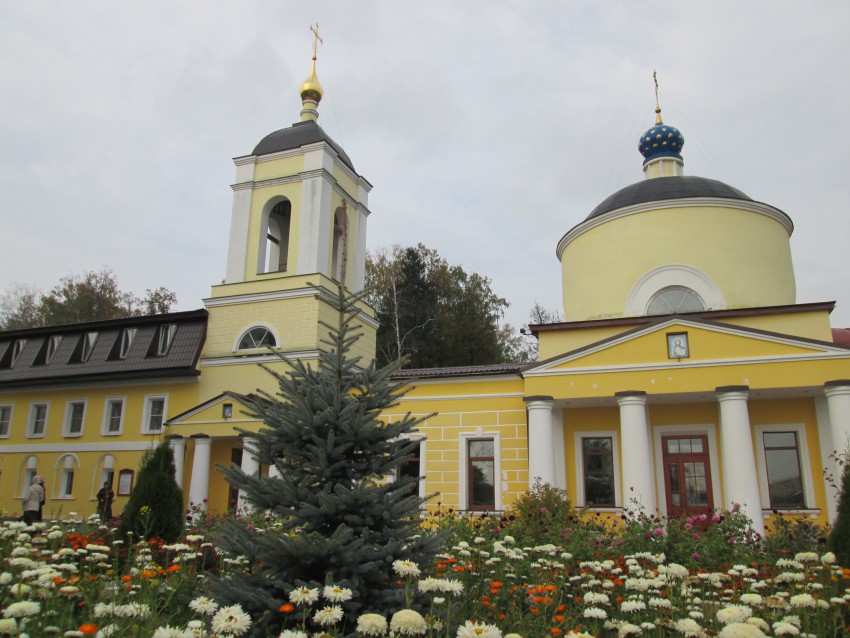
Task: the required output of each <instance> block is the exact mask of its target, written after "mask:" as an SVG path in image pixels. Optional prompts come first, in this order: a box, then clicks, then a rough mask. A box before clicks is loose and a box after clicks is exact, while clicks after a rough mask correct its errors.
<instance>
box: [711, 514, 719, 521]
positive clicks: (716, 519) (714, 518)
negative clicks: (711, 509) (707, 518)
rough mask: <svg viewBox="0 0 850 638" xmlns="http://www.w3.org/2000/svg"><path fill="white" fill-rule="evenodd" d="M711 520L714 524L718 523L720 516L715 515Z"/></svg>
mask: <svg viewBox="0 0 850 638" xmlns="http://www.w3.org/2000/svg"><path fill="white" fill-rule="evenodd" d="M711 520H713V521H714V522H715V523H719V522H720V514H715V515H714V516H712V517H711Z"/></svg>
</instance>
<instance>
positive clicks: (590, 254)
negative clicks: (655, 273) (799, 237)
mask: <svg viewBox="0 0 850 638" xmlns="http://www.w3.org/2000/svg"><path fill="white" fill-rule="evenodd" d="M637 245H640V246H641V250H639V251H637V250H634V246H637ZM600 246H604V247H605V249H604V250H600ZM666 264H687V265H690V266H693V267H695V268H697V269H699V270H701V271H703V272H704V273H706V274H707V275H708V276H709V277H711V278H712V279H713V280H714V282H715V283H716V284H717V286H718V287H719V288H720V290H721V292H722V294H723V297H724V299H725V301H726V305H727V307H729V308H737V307H754V306H774V305H785V304H793V303H794V302H795V297H796V287H795V283H794V270H793V266H792V263H791V249H790V244H789V238H788V233H787V231H786V230H785V228H784V227H783V226H782V225H781V224H780V223H779V222H777V221H775V220H773V219H772V218H769V217H767V216H766V215H762V214H759V213H754V212H749V211H744V210H740V209H733V208H725V207H721V206H710V207H709V206H706V207H695V206H683V207H679V208H668V209H659V210H654V211H647V212H642V213H638V214H634V215H629V216H626V217H621V218H618V219H613V220H611V221H608V222H605V223H603V224H601V225H599V226H596V227H594V228H591V229H590V230H588V231H586V232H584V233H583V234H581V235H579V236H578V237H576V238H575V239H574V240H573V241H572V242H571V243H570V244H569V245H568V246H567V247H566V248H565V249H564V252H563V254H562V255H561V267H562V286H563V302H564V316H565V318H566V320H567V321H579V320H586V319H603V318H608V317H621V316H623V315H624V312H625V309H626V301H627V299H628V296H629V293H630V291H631V290H632V288H633V287H634V285H635V284H636V283H637V281H638V279H640V277H642V276H643V275H644V274H646V273H647V272H649V271H651V270H653V269H655V268H657V267H659V266H664V265H666Z"/></svg>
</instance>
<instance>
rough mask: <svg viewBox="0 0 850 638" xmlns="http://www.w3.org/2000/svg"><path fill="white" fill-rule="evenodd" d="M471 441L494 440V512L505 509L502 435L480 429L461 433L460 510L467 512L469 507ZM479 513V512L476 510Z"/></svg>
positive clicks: (459, 466)
mask: <svg viewBox="0 0 850 638" xmlns="http://www.w3.org/2000/svg"><path fill="white" fill-rule="evenodd" d="M471 439H492V440H493V465H494V468H493V477H494V479H495V481H494V483H495V484H494V485H493V489H494V491H495V493H496V497H495V503H494V505H493V511H497V512H498V511H501V510H503V509H504V505H503V502H502V485H503V482H502V435H501V434H500V433H499V432H493V431H486V430H484V429H482V428H478V430H476V431H475V432H461V433H460V437H459V448H460V450H459V451H460V454H459V459H460V461H459V465H458V477H459V479H460V480H459V481H458V483H459V485H458V509H459V510H464V511H465V510H466V508H467V505H469V485H468V483H469V477H468V476H467V475H466V473H467V468H468V466H469V463H468V460H469V441H470V440H471ZM476 511H477V510H476Z"/></svg>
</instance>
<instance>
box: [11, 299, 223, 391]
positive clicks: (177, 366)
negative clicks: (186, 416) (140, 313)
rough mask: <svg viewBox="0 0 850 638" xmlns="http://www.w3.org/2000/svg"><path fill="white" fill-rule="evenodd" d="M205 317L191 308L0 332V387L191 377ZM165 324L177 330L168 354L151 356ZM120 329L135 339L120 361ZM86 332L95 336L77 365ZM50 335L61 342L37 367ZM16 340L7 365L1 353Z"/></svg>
mask: <svg viewBox="0 0 850 638" xmlns="http://www.w3.org/2000/svg"><path fill="white" fill-rule="evenodd" d="M207 316H208V313H207V311H206V310H193V311H191V312H176V313H171V314H165V315H152V316H145V317H130V318H127V319H115V320H112V321H96V322H91V323H79V324H72V325H64V326H47V327H42V328H31V329H28V330H14V331H9V332H0V389H2V388H10V387H20V386H32V385H47V384H52V383H59V382H61V383H87V382H92V381H99V380H103V379H109V380H110V381H113V380H118V379H123V380H126V379H144V378H156V377H174V376H197V375H198V371H197V368H196V366H197V363H198V358H199V357H200V355H201V349H202V347H203V345H204V339H205V338H206V332H207ZM166 324H175V325H176V326H177V329H176V331H175V333H174V337H173V338H172V341H171V345H170V346H169V348H168V351H167V352H166V353H165V354H164V355H162V356H157V355H156V343H155V342H156V340H157V338H158V335H159V328H160V326H162V325H166ZM125 328H135V329H136V335H135V337H134V339H133V341H132V344H131V345H130V348H129V349H128V351H127V353H126V356H125V357H124V358H123V359H121V358H119V357H118V356H117V353H118V346H119V344H120V339H121V337H122V334H123V331H124V329H125ZM90 332H97V338H96V340H95V343H94V347H93V349H92V351H91V354H90V356H89V358H88V360H86V361H79V356H78V353H79V348H80V345H81V340H82V339H85V337H86V335H87V334H88V333H90ZM54 336H61V337H62V340H61V342H60V343H59V346H58V347H57V349H56V352H55V353H54V355H53V357H52V359H51V360H50V362H49V363H43V364H40V363H37V361H38V360H39V355H40V353H41V351H42V349H43V347H44V346H45V343H46V342H47V341H48V340H49V339H51V338H52V337H54ZM21 339H24V340H26V342H25V344H24V346H23V349H22V350H21V353H20V355H19V356H18V358H17V360H16V361H15V362H14V365H9V357H8V356H7V355H9V353H10V350H11V348H13V347H14V345H15V343H16V342H17V341H18V340H21Z"/></svg>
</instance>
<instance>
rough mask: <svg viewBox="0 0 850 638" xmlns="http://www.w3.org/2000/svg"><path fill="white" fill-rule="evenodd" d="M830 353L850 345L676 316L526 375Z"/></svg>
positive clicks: (845, 354)
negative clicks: (844, 345) (839, 344)
mask: <svg viewBox="0 0 850 638" xmlns="http://www.w3.org/2000/svg"><path fill="white" fill-rule="evenodd" d="M830 358H850V348H846V347H843V346H838V345H836V344H833V343H830V342H826V341H817V340H813V339H806V338H802V337H795V336H793V335H785V334H780V333H774V332H768V331H763V330H757V329H754V328H745V327H741V326H736V325H731V324H725V323H720V322H714V321H706V320H695V319H685V318H683V317H671V318H668V319H665V320H659V321H657V322H654V323H652V324H649V325H646V326H642V327H640V328H637V329H634V330H630V331H628V332H624V333H622V334H619V335H616V336H614V337H609V338H607V339H604V340H602V341H598V342H596V343H592V344H589V345H587V346H584V347H582V348H579V349H576V350H573V351H570V352H565V353H564V354H561V355H558V356H555V357H551V358H549V359H547V360H546V361H541V362H540V363H539V364H538V365H536V366H534V367H532V368H530V369H528V370H526V371H525V372H524V373H523V376H525V377H533V376H538V375H549V374H557V373H558V372H559V371H563V372H568V371H579V370H594V371H603V370H624V369H653V368H666V367H672V366H675V367H677V368H681V367H683V366H710V365H729V364H741V363H769V362H773V361H793V360H806V359H830Z"/></svg>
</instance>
